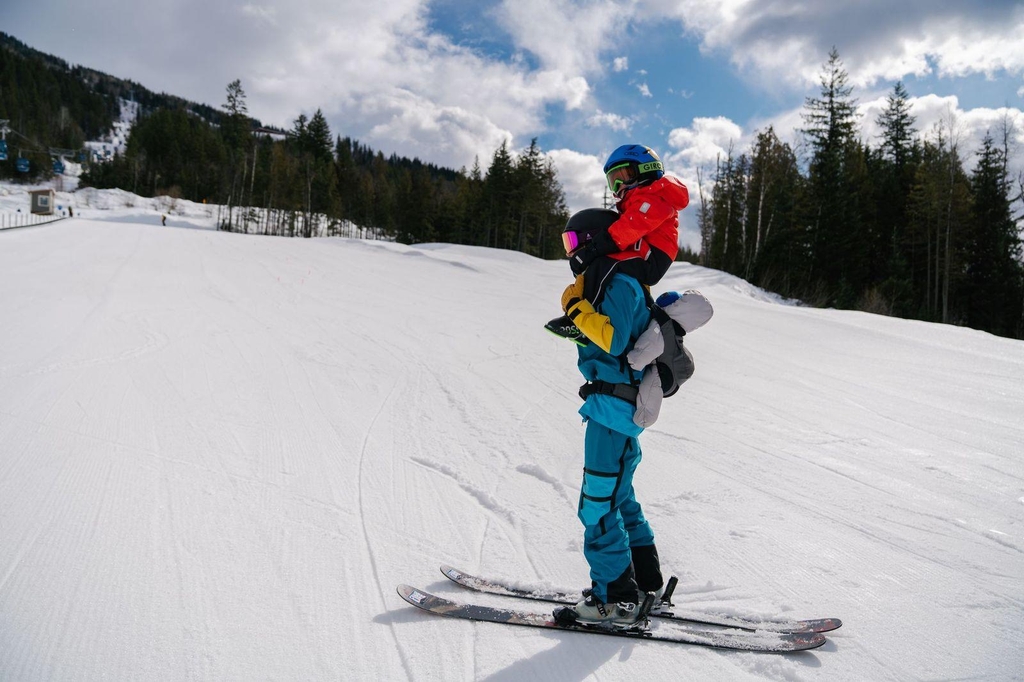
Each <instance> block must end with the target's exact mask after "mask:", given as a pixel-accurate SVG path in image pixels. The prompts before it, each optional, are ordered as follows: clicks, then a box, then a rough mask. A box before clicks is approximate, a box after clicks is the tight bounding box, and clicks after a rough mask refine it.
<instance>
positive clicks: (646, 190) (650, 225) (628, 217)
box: [608, 175, 690, 260]
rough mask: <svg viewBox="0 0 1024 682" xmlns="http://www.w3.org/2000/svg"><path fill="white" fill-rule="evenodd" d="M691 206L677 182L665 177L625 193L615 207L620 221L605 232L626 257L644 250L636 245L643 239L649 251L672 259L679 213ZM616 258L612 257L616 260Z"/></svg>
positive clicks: (682, 187) (644, 255) (677, 238)
mask: <svg viewBox="0 0 1024 682" xmlns="http://www.w3.org/2000/svg"><path fill="white" fill-rule="evenodd" d="M689 203H690V193H689V192H688V191H687V189H686V185H684V184H683V183H682V182H681V181H680V180H679V179H678V178H675V177H672V176H671V175H665V176H663V177H662V178H661V179H660V180H655V181H654V182H652V183H651V184H649V185H645V186H643V187H637V188H636V189H632V190H629V191H628V192H626V196H624V197H623V198H622V200H621V201H620V202H619V203H618V205H617V208H618V209H619V213H620V214H621V215H620V216H619V219H618V220H616V221H615V222H614V223H612V225H611V227H609V228H608V234H609V235H611V238H612V239H614V240H615V244H616V245H617V246H618V247H619V249H622V250H624V251H625V253H626V254H628V255H626V257H627V258H629V257H635V256H636V255H638V254H637V253H636V252H637V251H638V250H639V251H642V253H641V254H639V255H641V256H642V257H644V258H646V257H647V249H646V248H644V247H643V245H640V247H639V248H637V247H636V246H635V245H636V243H637V242H638V241H640V240H641V239H643V240H644V241H645V242H647V244H649V245H650V247H651V248H655V249H658V250H659V251H662V252H664V253H666V254H668V256H669V257H670V258H671V259H672V260H675V259H676V254H677V253H679V211H681V210H683V209H684V208H686V206H687V204H689ZM616 255H618V254H615V255H613V256H612V257H613V258H615V257H616Z"/></svg>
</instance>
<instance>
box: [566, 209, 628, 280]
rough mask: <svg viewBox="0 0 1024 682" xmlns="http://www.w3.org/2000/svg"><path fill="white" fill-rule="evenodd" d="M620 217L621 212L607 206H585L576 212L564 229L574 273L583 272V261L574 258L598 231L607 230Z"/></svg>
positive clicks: (567, 251)
mask: <svg viewBox="0 0 1024 682" xmlns="http://www.w3.org/2000/svg"><path fill="white" fill-rule="evenodd" d="M618 219H619V214H618V213H616V212H615V211H612V210H611V209H607V208H585V209H583V210H582V211H579V212H577V213H574V214H573V215H572V217H570V218H569V222H567V223H566V224H565V228H564V229H563V230H562V246H564V247H565V255H567V256H569V266H570V267H571V268H572V273H573V274H574V275H579V274H580V273H582V272H583V268H582V267H581V263H580V261H579V260H578V259H576V258H573V255H575V254H576V253H577V252H578V251H579V250H580V249H582V248H583V247H584V246H586V244H587V242H589V241H590V240H591V239H593V238H594V235H595V234H597V233H598V232H607V231H608V228H609V227H611V225H612V223H614V222H615V221H616V220H618Z"/></svg>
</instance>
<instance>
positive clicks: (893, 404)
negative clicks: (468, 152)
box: [0, 211, 1024, 682]
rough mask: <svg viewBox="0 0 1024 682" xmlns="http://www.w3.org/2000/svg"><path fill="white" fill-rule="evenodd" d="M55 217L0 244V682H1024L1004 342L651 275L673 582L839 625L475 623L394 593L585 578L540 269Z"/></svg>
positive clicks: (397, 249)
mask: <svg viewBox="0 0 1024 682" xmlns="http://www.w3.org/2000/svg"><path fill="white" fill-rule="evenodd" d="M77 213H78V212H77V211H76V218H75V219H73V220H65V221H61V222H59V223H55V224H53V225H50V226H46V227H39V228H31V229H24V230H13V231H7V232H0V292H2V293H0V320H3V325H2V327H0V330H2V331H0V679H2V680H19V681H20V680H96V679H115V680H185V679H197V680H253V679H272V680H313V679H316V680H327V679H346V680H401V679H413V680H526V679H535V680H586V679H601V680H624V679H657V680H662V679H692V680H763V679H768V680H790V681H793V680H796V681H799V680H830V681H834V680H840V681H845V680H849V681H858V682H860V681H863V680H901V681H902V680H940V679H943V680H949V679H992V680H1008V679H1024V653H1022V651H1024V647H1022V642H1024V445H1022V444H1024V343H1021V342H1019V341H1011V340H1006V339H1000V338H996V337H993V336H990V335H988V334H984V333H980V332H976V331H971V330H967V329H958V328H952V327H943V326H939V325H932V324H925V323H921V322H912V321H905V320H897V319H890V318H884V317H877V316H872V315H867V314H861V313H856V312H841V311H833V310H813V309H807V308H801V307H794V306H787V305H781V304H780V303H778V302H776V301H774V300H773V299H772V297H771V296H768V295H766V294H764V293H763V292H760V291H759V290H757V289H755V288H754V287H751V286H750V285H748V284H746V283H744V282H742V281H739V280H737V279H735V278H732V277H729V276H726V275H723V274H721V273H718V272H715V271H710V270H705V269H701V268H698V267H694V266H688V265H684V264H678V265H676V266H674V267H673V269H672V271H671V272H670V274H669V276H668V277H667V278H666V282H665V284H666V285H667V287H664V288H677V289H686V288H699V289H700V290H701V291H702V292H703V293H704V294H705V295H707V296H708V298H709V299H710V300H711V301H712V303H713V304H714V305H715V308H716V314H715V317H714V319H713V320H712V321H711V322H710V323H709V324H708V325H707V326H706V327H705V328H703V329H701V330H700V331H698V332H696V333H694V334H693V335H691V336H690V337H688V340H687V342H688V346H689V347H690V348H691V350H692V351H693V354H694V356H695V358H696V362H697V373H696V375H695V376H694V378H693V379H692V380H691V381H690V382H689V383H688V384H687V385H686V386H684V388H683V390H682V391H681V393H680V395H679V396H678V397H675V398H673V399H671V401H669V402H666V404H665V406H664V408H663V410H662V418H661V421H660V422H659V423H658V424H657V425H656V427H655V428H653V429H650V430H649V431H648V432H647V433H645V434H644V436H643V437H642V444H643V447H644V453H645V459H644V461H643V463H642V464H641V466H640V469H639V472H638V476H637V488H638V493H639V496H640V499H641V501H642V502H643V503H644V504H645V509H646V511H647V514H648V517H649V518H650V519H651V520H652V523H653V524H654V527H655V530H656V532H657V533H658V541H659V547H660V548H661V553H662V556H663V559H664V562H665V564H666V568H668V569H671V570H672V571H674V572H675V573H676V574H677V575H679V576H680V578H681V586H680V591H679V593H678V595H679V596H680V597H681V598H683V599H685V601H686V602H687V603H689V604H692V605H694V606H698V607H707V608H714V609H718V610H721V611H725V612H730V613H742V614H761V615H789V616H808V617H811V616H838V617H840V618H842V619H843V620H844V621H845V623H846V625H845V627H843V629H842V630H840V631H838V632H837V633H835V634H834V636H832V637H831V638H830V642H829V644H827V645H826V646H825V647H823V648H822V649H819V650H816V651H814V652H809V653H803V654H797V655H789V656H778V655H766V654H750V653H741V652H718V651H712V650H705V649H700V648H686V647H679V646H671V645H660V644H657V643H643V642H641V643H637V642H632V641H620V640H616V639H612V638H601V637H591V636H586V635H576V634H571V633H569V634H550V633H544V632H541V631H533V630H527V629H516V628H510V627H505V626H498V625H492V624H472V623H466V622H459V621H451V620H445V619H441V618H436V617H431V616H429V615H426V614H422V613H420V612H418V611H416V610H415V609H413V608H411V607H408V606H407V605H406V604H405V603H404V602H403V601H401V599H400V598H399V597H398V595H397V594H396V593H395V586H396V585H397V584H398V583H402V582H407V583H410V584H413V585H417V586H419V587H423V588H426V589H430V590H433V591H436V592H438V593H441V594H444V595H447V596H453V597H454V598H457V599H469V598H473V596H474V595H472V594H471V593H468V592H463V591H460V590H459V589H458V588H457V587H455V586H452V585H449V584H448V583H447V581H445V580H444V579H443V578H442V577H441V576H440V574H439V573H438V571H437V565H438V564H439V563H442V562H446V563H451V564H453V565H455V566H458V567H460V568H463V569H464V570H467V571H470V572H473V573H476V574H478V575H496V576H506V577H510V578H513V579H515V580H518V581H520V582H530V583H538V584H546V585H553V586H558V587H564V588H579V587H583V586H584V585H585V584H587V569H586V565H585V563H584V560H583V557H582V554H581V549H580V538H581V534H582V532H581V527H580V526H579V523H578V521H577V519H576V516H575V507H576V499H577V495H578V487H577V486H578V484H579V481H580V477H581V468H582V442H583V427H582V426H581V424H580V420H579V418H578V416H577V414H576V410H577V408H578V405H579V403H578V399H577V398H576V396H575V391H576V388H577V386H578V384H579V381H580V379H579V376H578V374H577V372H576V370H575V352H574V346H572V344H570V343H568V342H564V341H560V340H558V339H556V338H554V337H552V336H550V335H548V334H546V333H545V332H544V331H543V330H542V328H541V325H542V323H543V322H544V321H545V320H547V319H549V318H550V317H552V316H554V314H556V313H557V308H558V298H559V295H560V293H561V290H562V288H563V287H564V286H565V285H566V284H567V283H568V280H569V273H568V268H566V267H565V264H564V263H559V262H543V261H539V260H536V259H533V258H530V257H527V256H524V255H521V254H516V253H509V252H499V251H491V250H485V249H475V248H469V247H455V246H444V245H429V246H423V247H405V246H400V245H395V244H385V243H380V242H364V241H351V240H344V239H331V240H301V239H291V240H289V239H281V238H270V237H252V236H245V235H237V234H226V233H219V232H215V231H210V230H193V229H170V228H161V227H159V225H153V224H140V223H137V222H119V220H129V218H126V217H123V216H122V217H118V218H117V219H115V220H103V219H97V220H91V219H88V217H101V216H102V215H104V214H102V213H98V212H97V213H96V214H91V213H87V216H88V217H87V219H81V218H79V217H78V216H77ZM150 223H152V221H151V220H150ZM477 598H478V599H479V600H480V601H485V602H488V603H503V604H506V605H508V602H501V601H500V599H499V598H496V597H494V598H487V597H477Z"/></svg>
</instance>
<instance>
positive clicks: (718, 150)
mask: <svg viewBox="0 0 1024 682" xmlns="http://www.w3.org/2000/svg"><path fill="white" fill-rule="evenodd" d="M742 140H743V129H742V128H740V126H739V125H737V124H736V123H734V122H733V121H731V120H729V119H728V118H725V117H724V116H718V117H715V118H695V119H693V124H692V125H691V126H690V127H689V128H676V129H675V130H673V131H671V132H670V133H669V135H668V144H669V147H670V148H671V150H672V151H671V152H670V153H669V154H668V155H667V158H666V162H669V161H671V162H672V163H674V164H678V165H681V166H682V167H683V168H687V169H692V168H696V167H698V166H702V165H707V164H713V163H714V162H715V160H716V159H717V158H718V157H720V156H721V157H723V158H724V157H725V156H726V155H727V154H728V153H729V145H730V143H731V144H732V145H733V146H734V147H735V148H736V149H742V148H741V147H740V146H739V145H740V143H741V142H742Z"/></svg>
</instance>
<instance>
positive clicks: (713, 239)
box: [695, 49, 1024, 338]
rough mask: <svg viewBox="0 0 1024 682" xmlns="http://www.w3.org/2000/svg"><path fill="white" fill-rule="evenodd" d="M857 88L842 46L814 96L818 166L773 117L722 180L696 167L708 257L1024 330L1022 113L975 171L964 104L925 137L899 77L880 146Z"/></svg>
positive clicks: (848, 296)
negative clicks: (962, 117)
mask: <svg viewBox="0 0 1024 682" xmlns="http://www.w3.org/2000/svg"><path fill="white" fill-rule="evenodd" d="M852 92H853V88H852V87H851V86H850V85H849V84H848V75H847V72H846V71H845V69H844V68H843V65H842V62H841V60H840V58H839V54H838V52H837V51H836V50H835V49H833V50H832V52H831V53H830V55H829V59H828V61H827V62H826V64H825V65H824V68H823V70H822V78H821V91H820V95H819V96H818V97H810V98H808V99H807V100H806V103H805V107H804V112H803V120H804V126H805V127H804V128H803V129H802V130H801V131H799V132H801V133H802V135H803V139H804V140H806V142H807V151H808V154H809V160H808V162H807V163H806V164H802V163H801V162H800V160H799V159H798V157H797V154H796V152H795V151H794V149H793V148H792V147H791V146H790V145H789V144H786V143H784V142H781V141H780V140H779V138H778V136H777V135H776V133H775V131H774V130H773V129H772V128H771V127H768V128H767V129H766V130H763V131H759V132H758V133H757V134H756V136H755V138H754V140H753V142H752V144H751V146H750V149H749V150H747V151H745V152H743V153H740V154H737V153H736V152H735V150H733V149H731V148H730V150H729V151H728V153H727V154H725V155H724V158H723V157H720V158H719V159H718V162H717V164H716V166H715V168H714V169H713V171H711V175H710V177H707V176H708V172H707V171H705V170H703V169H702V171H701V172H700V173H698V178H699V180H698V196H699V203H698V202H695V204H696V209H697V219H698V223H699V226H700V230H701V242H702V248H701V259H702V263H703V264H705V265H707V266H709V267H713V268H718V269H722V270H726V271H728V272H730V273H733V274H736V275H739V276H741V277H744V278H745V279H747V280H749V281H751V282H753V283H755V284H758V285H760V286H762V287H764V288H766V289H768V290H770V291H774V292H777V293H780V294H782V295H784V296H788V297H792V298H798V299H801V300H804V301H806V302H808V303H811V304H813V305H819V306H833V307H837V308H848V309H850V308H855V309H860V310H866V311H870V312H876V313H883V314H887V315H896V316H900V317H908V318H916V319H921V320H930V321H937V322H945V323H952V324H960V325H966V326H970V327H974V328H977V329H983V330H986V331H990V332H992V333H994V334H999V335H1002V336H1010V337H1015V338H1024V266H1022V260H1021V256H1022V254H1021V239H1020V233H1019V228H1018V219H1019V215H1017V214H1015V211H1019V206H1018V202H1022V201H1024V197H1022V192H1024V178H1021V177H1017V178H1014V177H1011V173H1010V170H1009V168H1008V162H1009V158H1010V155H1011V153H1012V150H1013V136H1014V134H1015V130H1014V126H1013V122H1012V121H1010V120H1008V119H1004V121H1003V124H1002V125H1001V127H1000V129H999V130H995V131H990V132H989V134H988V135H986V137H985V139H984V141H983V143H982V145H981V148H980V149H978V150H976V159H977V160H976V162H975V163H974V166H973V168H970V169H966V168H965V167H964V158H965V155H966V153H967V152H968V151H969V150H965V149H964V148H963V144H962V131H961V130H960V128H959V127H958V125H957V122H956V120H955V117H954V116H953V115H952V114H950V115H949V116H947V117H946V119H945V120H943V121H942V122H941V123H940V124H938V125H937V126H936V128H935V129H934V130H932V131H930V134H928V135H925V136H922V135H921V134H920V133H919V132H918V131H917V130H916V129H915V122H916V120H915V117H914V116H913V114H912V112H911V107H910V103H909V98H908V95H907V91H906V89H905V88H904V86H903V85H902V83H897V84H896V85H895V86H894V88H893V91H892V93H891V94H890V95H889V97H888V98H887V100H886V108H885V109H884V111H883V112H882V113H881V115H880V116H879V118H878V120H877V123H878V125H879V126H880V128H881V131H882V136H881V142H880V144H878V145H877V146H874V147H873V146H871V145H869V144H867V143H865V142H864V141H862V140H861V138H860V134H859V132H860V131H859V128H858V123H857V117H856V101H855V100H854V99H853V98H852ZM708 180H710V181H712V182H707V181H708ZM706 186H710V188H709V189H705V188H706Z"/></svg>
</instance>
